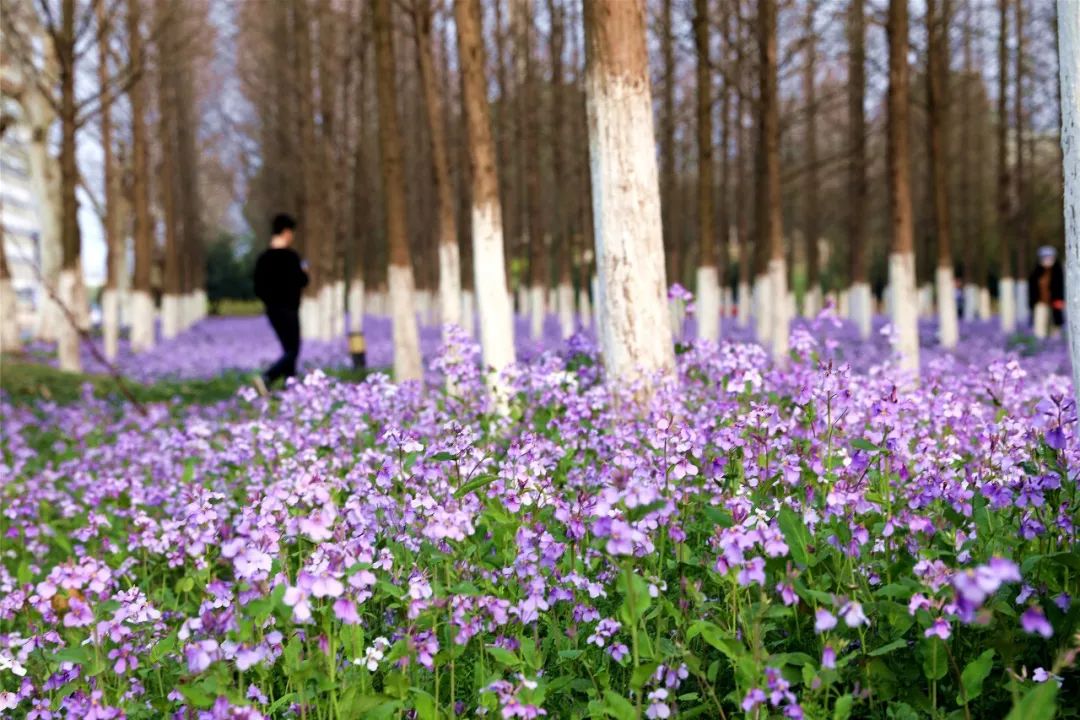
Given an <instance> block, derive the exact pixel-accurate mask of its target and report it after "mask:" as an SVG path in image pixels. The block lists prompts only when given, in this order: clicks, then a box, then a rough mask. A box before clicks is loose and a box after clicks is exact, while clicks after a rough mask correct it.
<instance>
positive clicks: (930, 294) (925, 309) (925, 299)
mask: <svg viewBox="0 0 1080 720" xmlns="http://www.w3.org/2000/svg"><path fill="white" fill-rule="evenodd" d="M933 316H934V286H933V285H931V284H930V283H923V284H922V285H920V286H919V317H924V318H928V317H933Z"/></svg>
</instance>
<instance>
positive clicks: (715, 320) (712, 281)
mask: <svg viewBox="0 0 1080 720" xmlns="http://www.w3.org/2000/svg"><path fill="white" fill-rule="evenodd" d="M716 278H717V275H716V268H715V267H699V268H698V269H697V301H696V303H695V304H696V305H697V336H698V339H699V340H708V341H709V342H716V341H717V340H719V339H720V305H721V298H720V286H719V285H718V284H717V279H716Z"/></svg>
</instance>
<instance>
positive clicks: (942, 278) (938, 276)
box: [934, 265, 960, 350]
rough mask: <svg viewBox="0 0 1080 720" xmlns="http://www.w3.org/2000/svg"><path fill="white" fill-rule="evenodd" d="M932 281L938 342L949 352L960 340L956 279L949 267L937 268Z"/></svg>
mask: <svg viewBox="0 0 1080 720" xmlns="http://www.w3.org/2000/svg"><path fill="white" fill-rule="evenodd" d="M934 280H935V282H936V284H937V310H938V341H939V342H940V343H941V346H942V347H944V348H947V349H949V350H951V349H953V348H955V347H956V343H957V342H958V341H959V339H960V326H959V323H958V318H957V309H956V279H955V277H954V275H953V269H952V266H951V265H948V266H944V267H938V269H937V270H936V271H935V275H934Z"/></svg>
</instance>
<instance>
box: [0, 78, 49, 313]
mask: <svg viewBox="0 0 1080 720" xmlns="http://www.w3.org/2000/svg"><path fill="white" fill-rule="evenodd" d="M2 103H3V106H2V108H0V109H2V112H3V114H4V115H5V116H8V117H9V118H13V119H14V122H12V123H11V124H10V125H9V126H8V128H7V130H6V131H5V132H4V134H3V138H2V139H0V224H2V225H3V237H4V252H5V254H6V255H7V261H8V268H9V269H10V271H11V279H12V285H13V286H14V288H15V293H16V296H17V302H18V304H17V307H18V314H19V327H20V328H21V329H29V328H32V327H33V326H34V322H35V319H36V310H37V308H38V307H39V306H40V304H41V301H42V287H41V281H40V274H39V273H40V268H41V224H40V221H39V220H38V207H37V199H36V197H35V195H34V191H33V184H32V181H31V177H30V158H29V154H28V144H29V141H30V138H29V129H28V128H27V127H25V126H24V125H23V124H22V123H20V122H19V121H18V118H19V117H20V115H21V108H20V107H19V103H18V102H17V101H16V100H15V99H14V98H12V97H10V96H9V95H4V96H3V99H2Z"/></svg>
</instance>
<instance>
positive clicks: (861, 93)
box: [847, 0, 874, 340]
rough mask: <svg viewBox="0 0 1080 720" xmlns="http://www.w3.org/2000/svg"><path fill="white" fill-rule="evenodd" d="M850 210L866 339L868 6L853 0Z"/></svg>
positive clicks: (856, 299)
mask: <svg viewBox="0 0 1080 720" xmlns="http://www.w3.org/2000/svg"><path fill="white" fill-rule="evenodd" d="M848 47H849V52H848V88H847V90H848V133H849V134H848V147H849V149H848V152H849V155H848V212H847V235H848V252H849V253H850V256H849V261H850V273H851V287H850V288H849V290H848V307H849V309H850V314H851V319H852V320H853V321H854V322H855V325H856V327H857V328H858V329H859V335H860V336H861V337H862V338H863V339H864V340H866V339H868V338H869V337H870V330H871V319H872V317H873V302H874V299H873V296H872V295H871V293H870V282H869V280H870V278H869V275H868V274H867V268H866V244H867V236H866V203H867V197H868V195H869V193H868V191H867V185H866V7H865V0H851V6H850V8H849V15H848Z"/></svg>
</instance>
